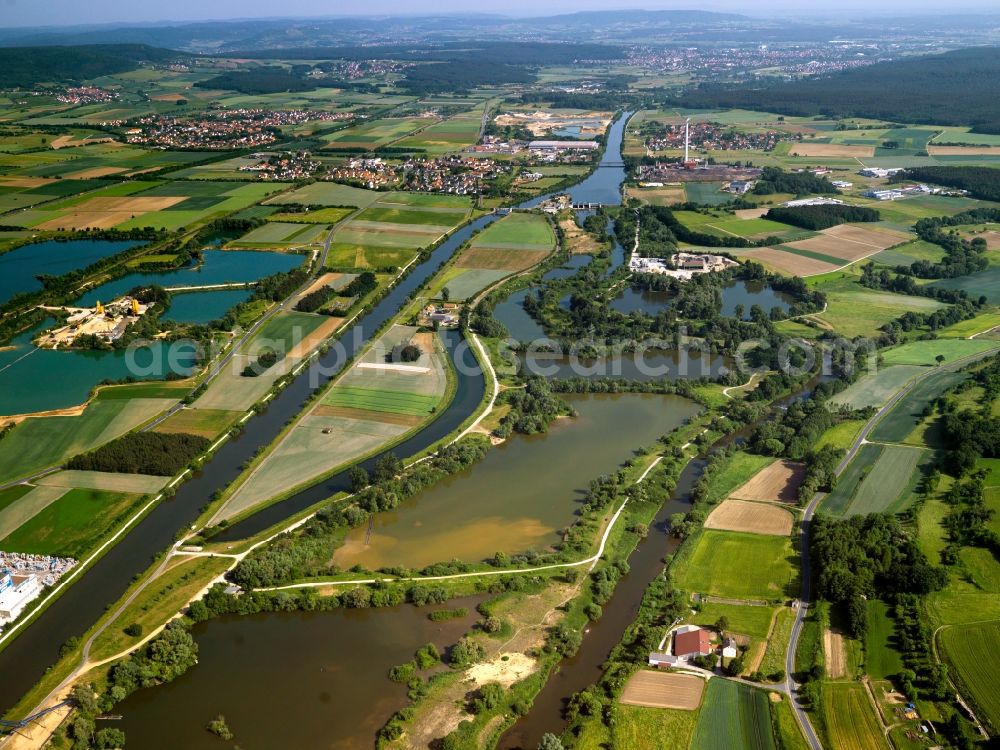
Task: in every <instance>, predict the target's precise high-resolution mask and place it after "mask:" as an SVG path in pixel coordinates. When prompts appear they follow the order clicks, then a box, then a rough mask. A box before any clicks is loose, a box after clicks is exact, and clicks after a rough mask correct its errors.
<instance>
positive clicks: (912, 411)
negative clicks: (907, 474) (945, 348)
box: [870, 370, 965, 442]
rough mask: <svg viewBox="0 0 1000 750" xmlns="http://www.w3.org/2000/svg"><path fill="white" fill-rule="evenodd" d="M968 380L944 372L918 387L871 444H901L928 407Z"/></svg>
mask: <svg viewBox="0 0 1000 750" xmlns="http://www.w3.org/2000/svg"><path fill="white" fill-rule="evenodd" d="M964 379H965V376H964V375H962V374H961V373H956V372H950V371H948V370H941V371H940V372H936V373H934V374H933V375H930V376H929V377H927V378H925V379H923V380H922V381H920V382H919V383H917V384H916V385H915V386H914V387H913V388H912V389H911V390H910V391H909V392H908V393H907V394H906V395H905V396H903V398H901V399H900V400H899V402H898V403H897V404H896V405H895V406H894V407H893V408H892V410H891V411H890V412H889V413H888V414H886V415H885V416H884V417H883V418H882V419H881V420H880V421H879V423H878V424H877V425H875V429H874V430H872V433H871V438H870V439H872V440H880V441H884V442H902V441H904V440H906V438H907V437H908V436H909V434H910V433H911V432H913V430H915V429H916V427H917V425H919V424H920V422H921V420H922V419H923V410H924V407H925V405H926V404H927V403H929V402H930V401H933V400H934V399H936V398H938V397H939V396H940V395H941V394H942V393H944V392H945V391H946V390H948V389H949V388H951V387H952V386H953V385H955V384H957V383H960V382H961V381H962V380H964Z"/></svg>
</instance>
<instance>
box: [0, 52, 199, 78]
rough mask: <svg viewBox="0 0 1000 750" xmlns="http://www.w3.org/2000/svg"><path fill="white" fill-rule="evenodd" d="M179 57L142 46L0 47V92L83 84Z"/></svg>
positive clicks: (179, 56) (177, 54) (179, 55)
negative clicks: (12, 89) (86, 81)
mask: <svg viewBox="0 0 1000 750" xmlns="http://www.w3.org/2000/svg"><path fill="white" fill-rule="evenodd" d="M181 57H187V55H185V54H182V53H179V52H174V51H173V50H169V49H160V48H159V47H150V46H148V45H145V44H88V45H82V46H67V47H0V88H12V87H15V86H23V87H30V86H34V85H36V84H39V83H67V82H71V81H72V82H75V81H83V80H87V79H90V78H97V77H99V76H106V75H113V74H115V73H124V72H125V71H127V70H134V69H135V68H137V67H138V66H139V64H140V63H143V62H166V61H169V60H175V59H178V58H181Z"/></svg>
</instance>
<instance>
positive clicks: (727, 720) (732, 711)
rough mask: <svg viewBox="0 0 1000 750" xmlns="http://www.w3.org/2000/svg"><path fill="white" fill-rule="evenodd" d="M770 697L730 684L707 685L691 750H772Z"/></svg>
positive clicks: (710, 681)
mask: <svg viewBox="0 0 1000 750" xmlns="http://www.w3.org/2000/svg"><path fill="white" fill-rule="evenodd" d="M774 747H775V744H774V736H773V734H772V732H771V707H770V701H769V700H768V697H767V693H765V692H764V691H763V690H756V689H754V688H752V687H748V686H746V685H741V684H739V683H736V682H730V681H729V680H720V679H713V680H709V682H708V689H707V690H706V692H705V699H704V705H703V706H702V709H701V711H700V713H699V714H698V723H697V724H696V725H695V730H694V736H693V737H692V738H691V746H690V748H691V750H716V749H718V750H743V749H745V750H771V748H774Z"/></svg>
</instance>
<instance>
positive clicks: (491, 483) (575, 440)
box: [334, 393, 700, 570]
mask: <svg viewBox="0 0 1000 750" xmlns="http://www.w3.org/2000/svg"><path fill="white" fill-rule="evenodd" d="M566 399H567V401H569V402H570V403H571V404H572V405H573V406H574V407H575V408H576V410H577V412H578V413H579V416H577V417H575V418H566V419H559V420H556V421H555V422H554V423H553V424H552V425H551V426H550V427H549V431H548V432H547V433H545V434H541V435H530V436H524V435H514V436H512V437H511V439H509V440H508V441H506V442H505V443H503V444H501V445H499V446H496V447H494V448H493V449H491V450H490V451H489V453H488V454H487V455H486V458H484V459H483V460H482V461H480V462H479V463H477V464H475V465H474V466H472V467H470V468H469V469H467V470H465V471H463V472H461V473H460V474H457V475H455V476H453V477H450V478H448V479H445V480H444V481H442V482H440V483H438V484H436V485H435V486H433V487H431V488H429V489H427V490H425V491H424V492H421V493H419V494H417V495H416V496H414V497H412V498H410V499H409V500H406V501H404V502H403V503H402V505H400V507H399V508H397V509H396V510H395V511H392V512H389V513H380V514H378V515H377V516H375V517H374V520H373V524H372V528H371V529H370V530H369V529H368V528H367V527H361V528H358V529H354V530H353V531H352V532H351V533H350V534H348V536H347V539H346V541H345V543H344V545H343V546H342V547H341V548H340V549H339V550H338V551H337V553H336V555H334V562H335V563H336V564H337V565H340V566H341V567H343V568H349V567H351V566H353V565H356V564H360V565H363V566H365V567H367V568H370V569H373V570H374V569H377V568H381V567H391V566H396V565H402V566H406V567H412V568H421V567H424V566H426V565H429V564H430V563H434V562H441V561H446V560H451V559H460V560H466V561H469V562H477V561H479V560H481V559H483V558H486V557H490V556H492V555H493V554H494V553H496V552H506V553H516V552H525V551H527V550H530V549H534V550H542V549H544V548H547V547H549V546H550V545H552V544H554V543H555V542H557V541H559V539H560V538H561V535H560V530H561V529H564V528H565V527H567V526H569V525H570V524H572V523H573V521H574V520H575V517H576V514H577V510H578V506H579V503H580V502H581V500H582V499H583V493H584V491H585V490H586V488H587V485H588V483H589V482H590V481H591V480H592V479H596V478H597V477H599V476H601V475H602V474H607V473H611V472H613V471H614V470H615V469H617V468H618V467H619V466H620V465H621V464H622V463H623V462H624V461H625V460H626V459H628V458H629V457H630V456H631V455H632V451H634V450H635V449H637V448H640V447H643V446H648V445H650V444H652V443H653V442H654V441H655V440H656V438H658V437H659V436H661V435H664V434H666V433H668V432H669V431H670V430H672V429H673V428H674V427H677V426H679V425H680V424H682V423H683V422H685V421H686V420H687V419H689V418H691V417H693V416H695V415H696V414H697V413H698V412H699V411H700V407H699V406H698V405H697V404H696V403H694V402H693V401H689V400H688V399H684V398H681V397H679V396H664V395H654V394H635V393H629V394H617V395H610V394H600V395H583V396H581V395H570V396H566Z"/></svg>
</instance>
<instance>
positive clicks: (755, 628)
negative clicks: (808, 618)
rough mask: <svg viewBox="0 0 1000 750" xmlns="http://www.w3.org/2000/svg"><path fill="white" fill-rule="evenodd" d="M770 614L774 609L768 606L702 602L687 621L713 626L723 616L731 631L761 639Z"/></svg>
mask: <svg viewBox="0 0 1000 750" xmlns="http://www.w3.org/2000/svg"><path fill="white" fill-rule="evenodd" d="M772 614H774V610H773V609H771V608H770V607H748V606H744V605H739V604H719V603H716V602H702V604H701V607H700V608H699V610H698V612H696V613H695V614H693V615H691V617H690V618H688V621H689V622H691V623H693V624H695V625H701V626H702V627H706V628H714V627H715V623H716V622H717V621H718V620H719V618H720V617H725V618H726V619H728V620H729V630H730V631H731V632H733V633H737V634H739V635H748V636H750V637H751V638H761V639H763V638H767V632H768V630H769V629H770V627H771V615H772Z"/></svg>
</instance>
